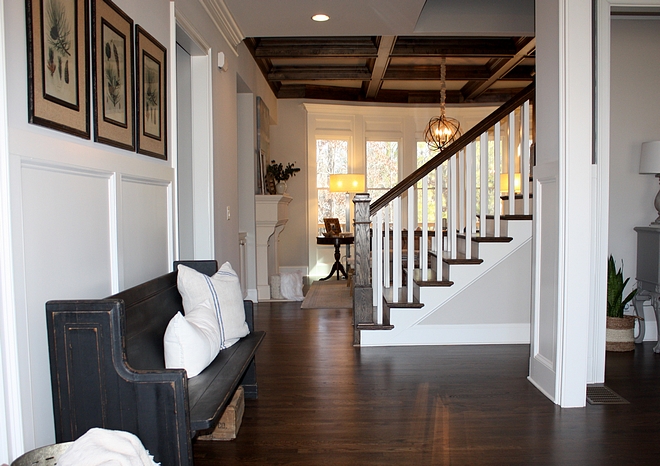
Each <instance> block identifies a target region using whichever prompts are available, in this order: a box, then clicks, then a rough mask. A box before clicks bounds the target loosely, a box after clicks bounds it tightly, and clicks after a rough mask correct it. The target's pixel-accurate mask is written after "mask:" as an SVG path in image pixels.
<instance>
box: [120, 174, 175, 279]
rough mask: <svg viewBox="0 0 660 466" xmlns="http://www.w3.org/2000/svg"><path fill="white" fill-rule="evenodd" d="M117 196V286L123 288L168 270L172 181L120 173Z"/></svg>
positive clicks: (171, 236) (170, 251)
mask: <svg viewBox="0 0 660 466" xmlns="http://www.w3.org/2000/svg"><path fill="white" fill-rule="evenodd" d="M117 198H118V202H117V205H118V212H117V218H118V225H117V230H118V241H117V243H118V250H119V271H120V272H119V288H120V289H126V288H130V287H131V286H134V285H137V284H139V283H142V282H144V281H146V280H149V279H152V278H155V277H157V276H159V275H162V274H164V273H167V272H168V271H170V270H171V267H172V261H173V260H174V256H173V250H174V248H173V239H174V226H173V225H174V223H173V213H172V212H173V208H172V207H173V201H172V183H171V182H170V181H168V180H159V179H154V178H147V177H140V176H133V175H121V176H120V177H119V183H118V196H117Z"/></svg>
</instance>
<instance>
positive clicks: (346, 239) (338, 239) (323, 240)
mask: <svg viewBox="0 0 660 466" xmlns="http://www.w3.org/2000/svg"><path fill="white" fill-rule="evenodd" d="M353 241H355V237H353V236H317V237H316V244H328V245H330V244H331V245H333V246H334V247H335V263H334V264H332V270H331V271H330V273H329V274H328V276H327V277H325V278H321V280H328V279H329V278H330V277H332V276H333V275H334V274H335V272H337V280H339V274H340V273H341V274H342V275H343V276H344V278H348V275H347V274H346V270H344V266H343V265H342V263H341V261H340V259H341V251H340V247H341V245H342V244H349V245H350V244H353Z"/></svg>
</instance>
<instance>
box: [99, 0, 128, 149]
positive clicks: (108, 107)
mask: <svg viewBox="0 0 660 466" xmlns="http://www.w3.org/2000/svg"><path fill="white" fill-rule="evenodd" d="M133 51H134V49H133V20H132V19H131V18H129V17H128V15H126V13H124V12H123V11H122V10H121V9H120V8H119V7H118V6H117V5H115V4H114V3H113V2H112V0H92V69H93V79H92V82H93V94H94V141H96V142H100V143H103V144H108V145H110V146H114V147H119V148H121V149H126V150H130V151H134V150H135V105H134V104H135V85H134V72H133Z"/></svg>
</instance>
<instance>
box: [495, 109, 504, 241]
mask: <svg viewBox="0 0 660 466" xmlns="http://www.w3.org/2000/svg"><path fill="white" fill-rule="evenodd" d="M501 141H502V127H501V125H500V122H499V121H498V122H497V123H495V128H494V129H493V146H494V151H493V152H494V157H493V165H494V175H493V176H494V180H493V181H494V182H495V183H494V184H495V187H494V188H493V202H494V205H493V236H496V237H499V236H500V213H501V209H502V199H501V198H500V192H501V188H500V174H501V173H502V166H501V165H500V164H501V159H502V157H501V152H502V150H501V147H502V145H501Z"/></svg>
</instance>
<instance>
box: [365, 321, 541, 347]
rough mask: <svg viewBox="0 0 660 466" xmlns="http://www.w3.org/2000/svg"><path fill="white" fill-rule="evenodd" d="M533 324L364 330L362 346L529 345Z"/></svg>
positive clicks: (419, 326) (421, 326)
mask: <svg viewBox="0 0 660 466" xmlns="http://www.w3.org/2000/svg"><path fill="white" fill-rule="evenodd" d="M529 332H530V324H474V325H416V326H414V327H411V328H408V329H405V330H402V331H401V332H398V333H397V331H396V326H395V328H394V329H393V330H363V331H362V332H361V334H360V345H361V346H420V345H514V344H529V341H530V339H529Z"/></svg>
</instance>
